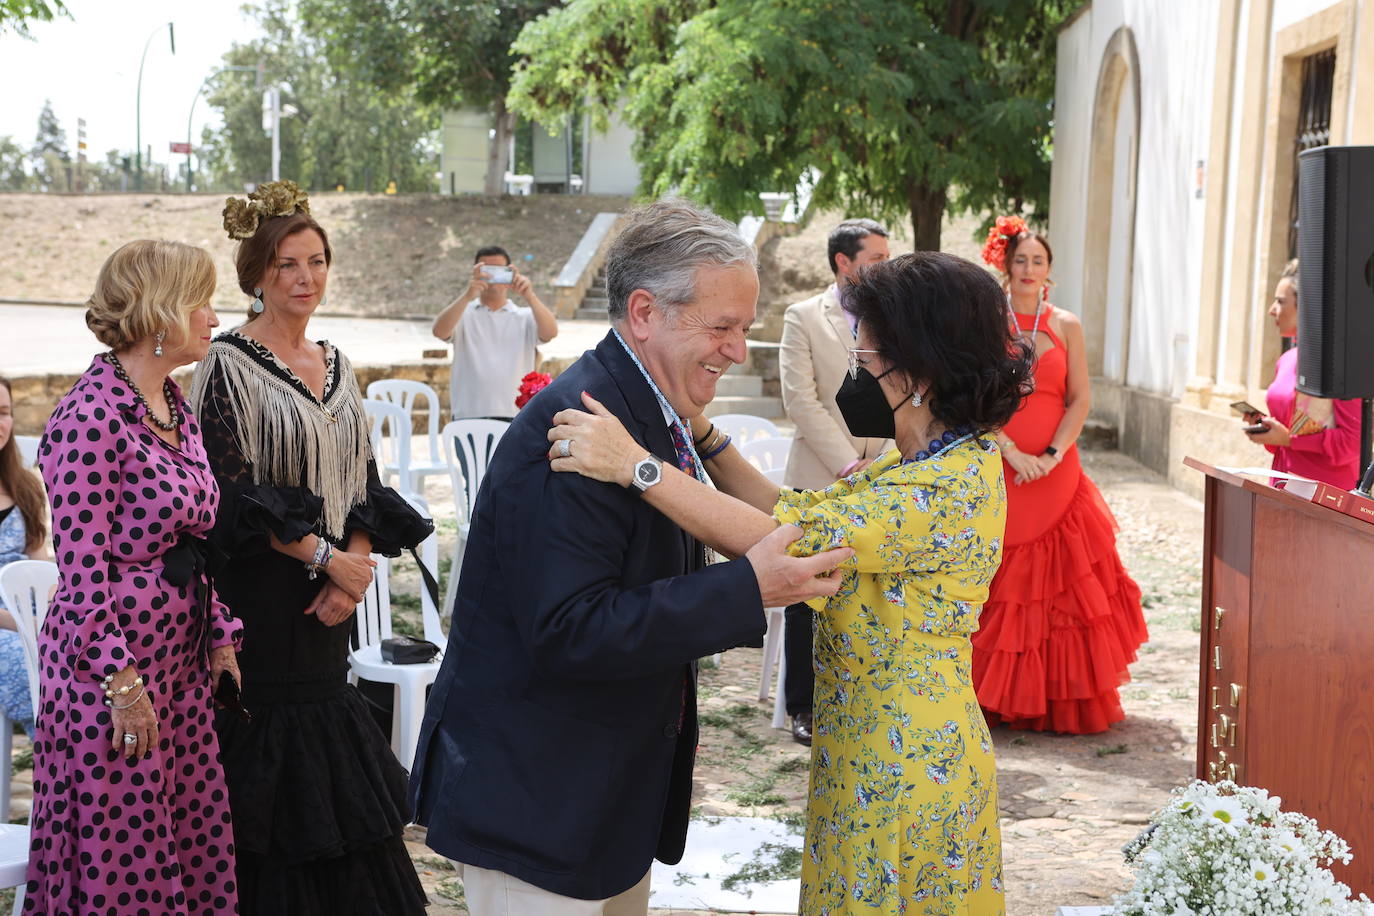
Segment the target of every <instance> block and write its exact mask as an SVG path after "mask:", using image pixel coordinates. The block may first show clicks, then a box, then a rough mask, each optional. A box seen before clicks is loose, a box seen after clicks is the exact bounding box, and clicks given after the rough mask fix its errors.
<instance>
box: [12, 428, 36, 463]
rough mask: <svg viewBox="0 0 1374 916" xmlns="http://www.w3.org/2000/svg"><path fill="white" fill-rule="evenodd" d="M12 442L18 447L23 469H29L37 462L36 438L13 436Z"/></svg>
mask: <svg viewBox="0 0 1374 916" xmlns="http://www.w3.org/2000/svg"><path fill="white" fill-rule="evenodd" d="M14 441H15V442H16V443H18V445H19V458H20V460H21V461H22V462H23V463H24V467H26V468H31V467H33V466H34V464H35V463H37V461H38V442H39V437H38V436H15V437H14Z"/></svg>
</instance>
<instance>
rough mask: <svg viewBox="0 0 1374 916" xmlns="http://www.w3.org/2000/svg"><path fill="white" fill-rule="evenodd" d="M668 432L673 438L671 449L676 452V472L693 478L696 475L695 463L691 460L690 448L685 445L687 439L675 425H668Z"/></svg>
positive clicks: (678, 426) (680, 428)
mask: <svg viewBox="0 0 1374 916" xmlns="http://www.w3.org/2000/svg"><path fill="white" fill-rule="evenodd" d="M668 432H669V435H671V436H672V437H673V448H674V449H676V450H677V467H678V470H679V471H681V472H682V473H684V474H688V475H690V476H692V477H695V476H696V473H697V472H696V462H694V461H693V460H692V447H691V446H690V445H688V444H687V437H686V436H684V435H683V434H682V427H681V426H680V425H678V424H677V423H669V424H668Z"/></svg>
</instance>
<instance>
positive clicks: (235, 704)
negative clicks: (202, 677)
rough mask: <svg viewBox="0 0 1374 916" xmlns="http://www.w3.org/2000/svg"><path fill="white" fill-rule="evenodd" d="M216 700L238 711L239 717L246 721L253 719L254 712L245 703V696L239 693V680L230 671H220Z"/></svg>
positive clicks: (226, 707)
mask: <svg viewBox="0 0 1374 916" xmlns="http://www.w3.org/2000/svg"><path fill="white" fill-rule="evenodd" d="M215 702H216V703H218V704H219V705H221V706H223V707H224V708H225V709H232V710H233V711H234V712H236V713H238V715H239V718H240V719H242V720H243V721H244V722H245V723H247V722H252V721H253V716H252V714H251V713H249V712H248V708H247V707H245V706H244V705H243V697H242V696H241V695H240V694H239V685H238V682H237V681H235V680H234V676H233V675H232V674H230V673H229V672H228V671H221V672H220V675H219V683H218V684H216V685H215Z"/></svg>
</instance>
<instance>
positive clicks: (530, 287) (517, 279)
mask: <svg viewBox="0 0 1374 916" xmlns="http://www.w3.org/2000/svg"><path fill="white" fill-rule="evenodd" d="M510 270H511V275H512V276H511V281H510V288H511V290H513V291H514V292H515V293H516V294H517V295H519V296H523V297H524V298H526V299H528V298H529V297H530V295H531V294H532V293H533V292H534V284H533V283H532V282H530V278H529V277H527V276H525V275H524V274H522V273H521V272H520V268H518V267H516V266H515V265H513V264H512V265H511V269H510Z"/></svg>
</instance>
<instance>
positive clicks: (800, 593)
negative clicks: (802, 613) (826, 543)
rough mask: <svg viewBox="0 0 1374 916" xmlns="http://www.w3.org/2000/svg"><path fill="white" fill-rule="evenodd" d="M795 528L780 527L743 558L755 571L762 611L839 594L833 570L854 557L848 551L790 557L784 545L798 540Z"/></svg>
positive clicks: (837, 581) (788, 526)
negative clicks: (761, 599) (765, 608)
mask: <svg viewBox="0 0 1374 916" xmlns="http://www.w3.org/2000/svg"><path fill="white" fill-rule="evenodd" d="M801 535H802V531H801V529H800V528H798V527H797V526H796V525H783V526H781V527H779V528H778V529H777V530H776V531H774V532H772V533H771V534H769V535H768V536H767V537H765V538H764V539H763V540H761V541H759V542H758V543H757V544H755V545H754V546H753V547H751V548H749V552H748V553H746V554H745V557H746V558H747V559H748V560H749V562H750V564H751V565H752V566H753V567H754V575H755V576H756V577H757V578H758V581H759V594H761V595H762V596H763V606H764V607H787V606H788V605H789V604H797V603H799V602H802V601H805V600H807V599H808V598H815V597H817V596H822V597H826V598H829V597H830V596H832V595H834V594H835V593H836V592H837V591H839V590H840V581H841V579H842V576H843V574H841V573H839V572H837V571H835V567H836V566H838V565H840V564H841V563H843V562H844V561H845V560H848V559H849V558H850V557H852V556H854V551H853V550H852V549H851V548H849V547H840V548H838V549H835V550H827V551H825V552H824V553H818V554H816V555H815V556H811V557H793V556H789V555H788V553H787V545H788V544H791V543H792V542H793V541H795V540H796V539H797V538H799V537H801Z"/></svg>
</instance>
